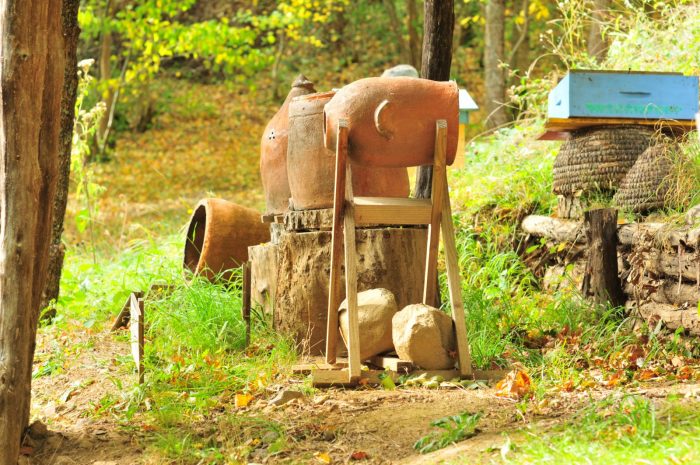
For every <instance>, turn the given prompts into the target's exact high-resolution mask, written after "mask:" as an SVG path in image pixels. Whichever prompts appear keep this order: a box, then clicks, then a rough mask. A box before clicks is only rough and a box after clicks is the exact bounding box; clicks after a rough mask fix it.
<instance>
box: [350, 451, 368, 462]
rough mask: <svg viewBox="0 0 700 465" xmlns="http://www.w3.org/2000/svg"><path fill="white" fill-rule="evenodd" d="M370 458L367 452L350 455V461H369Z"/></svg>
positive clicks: (356, 452)
mask: <svg viewBox="0 0 700 465" xmlns="http://www.w3.org/2000/svg"><path fill="white" fill-rule="evenodd" d="M368 458H369V455H368V454H367V452H365V451H361V450H358V451H355V452H353V453H352V454H350V460H367V459H368Z"/></svg>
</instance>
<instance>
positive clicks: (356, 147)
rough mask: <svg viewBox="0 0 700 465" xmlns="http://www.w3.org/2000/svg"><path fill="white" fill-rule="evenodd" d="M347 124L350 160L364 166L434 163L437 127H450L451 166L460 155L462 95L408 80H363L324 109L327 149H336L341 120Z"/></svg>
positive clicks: (452, 88) (450, 87)
mask: <svg viewBox="0 0 700 465" xmlns="http://www.w3.org/2000/svg"><path fill="white" fill-rule="evenodd" d="M343 118H344V119H346V120H347V121H348V127H349V133H348V138H349V141H348V156H349V157H350V159H351V160H352V161H353V162H354V163H356V164H360V165H366V166H384V167H389V166H391V167H399V166H420V165H429V164H432V163H433V159H434V153H435V123H436V121H437V120H446V121H447V154H446V158H447V164H448V165H451V164H452V162H454V159H455V155H456V153H457V142H458V132H459V127H458V122H459V92H458V88H457V84H455V83H454V82H438V81H431V80H428V79H415V78H410V77H372V78H366V79H360V80H359V81H355V82H353V83H351V84H348V85H347V86H345V87H343V88H342V89H340V90H339V91H338V92H337V93H336V94H335V96H334V97H333V98H332V99H331V101H330V102H328V104H327V105H326V107H325V120H324V121H325V125H324V135H325V145H326V147H328V148H333V147H335V144H336V131H337V129H338V121H339V120H340V119H343Z"/></svg>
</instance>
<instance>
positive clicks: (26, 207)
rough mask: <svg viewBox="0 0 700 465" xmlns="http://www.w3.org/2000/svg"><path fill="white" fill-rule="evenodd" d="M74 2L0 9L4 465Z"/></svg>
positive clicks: (19, 417) (42, 270)
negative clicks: (0, 52) (68, 29)
mask: <svg viewBox="0 0 700 465" xmlns="http://www.w3.org/2000/svg"><path fill="white" fill-rule="evenodd" d="M78 4H79V1H78V0H5V1H3V2H2V3H0V37H1V40H2V48H1V50H2V53H3V57H2V58H3V59H2V63H1V64H0V102H2V104H1V105H0V186H2V187H1V189H0V212H1V213H0V230H1V231H2V233H1V234H0V256H1V257H3V259H2V260H0V315H1V318H0V463H2V464H8V465H12V464H16V463H17V458H18V455H19V446H20V440H21V436H22V431H23V430H24V429H25V428H26V426H27V424H28V421H29V408H30V396H31V368H32V361H33V357H34V348H35V345H36V327H37V322H38V318H39V309H40V305H41V298H42V293H43V290H44V285H45V281H46V272H47V269H48V262H49V244H50V242H51V227H52V218H53V210H54V199H55V195H56V182H57V179H58V177H59V174H58V172H59V154H60V153H61V148H62V138H61V129H62V128H61V122H62V118H61V109H62V95H63V90H64V76H65V69H66V58H67V54H66V52H65V48H66V47H67V46H68V44H69V43H70V42H71V38H72V37H73V34H75V31H64V27H71V26H74V25H75V14H76V12H77V7H78ZM71 16H72V17H71ZM64 33H65V34H64ZM73 53H74V52H73Z"/></svg>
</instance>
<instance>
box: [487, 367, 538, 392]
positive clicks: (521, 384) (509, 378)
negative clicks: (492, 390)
mask: <svg viewBox="0 0 700 465" xmlns="http://www.w3.org/2000/svg"><path fill="white" fill-rule="evenodd" d="M531 388H532V381H530V376H529V375H528V374H527V373H525V372H524V371H522V370H513V371H511V372H510V373H508V374H507V375H506V377H505V378H503V379H502V380H500V381H499V382H498V383H497V384H496V395H497V396H498V397H508V398H510V399H521V398H523V397H525V396H526V395H527V394H528V393H529V392H530V389H531Z"/></svg>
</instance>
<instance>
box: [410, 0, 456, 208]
mask: <svg viewBox="0 0 700 465" xmlns="http://www.w3.org/2000/svg"><path fill="white" fill-rule="evenodd" d="M454 25H455V6H454V0H425V16H424V19H423V58H422V61H421V72H420V74H421V77H423V78H425V79H432V80H433V81H448V80H449V79H450V67H451V66H452V33H453V30H454ZM432 180H433V167H432V166H420V167H418V171H417V175H416V187H415V192H416V197H417V198H419V199H427V198H430V190H431V186H432Z"/></svg>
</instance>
